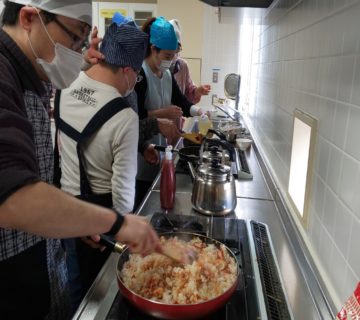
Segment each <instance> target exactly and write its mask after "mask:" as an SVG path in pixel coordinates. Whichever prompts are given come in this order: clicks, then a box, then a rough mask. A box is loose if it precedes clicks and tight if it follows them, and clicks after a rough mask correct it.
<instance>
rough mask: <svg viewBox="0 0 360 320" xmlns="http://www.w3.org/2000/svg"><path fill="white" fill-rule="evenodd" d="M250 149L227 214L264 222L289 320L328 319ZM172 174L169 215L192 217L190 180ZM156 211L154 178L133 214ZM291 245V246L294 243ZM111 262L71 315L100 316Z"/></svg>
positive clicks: (112, 272)
mask: <svg viewBox="0 0 360 320" xmlns="http://www.w3.org/2000/svg"><path fill="white" fill-rule="evenodd" d="M254 150H256V149H254V148H252V149H251V150H250V151H249V152H247V153H246V155H247V159H248V162H249V166H250V169H251V171H252V173H253V175H254V179H253V180H251V181H242V180H240V181H237V182H236V190H237V197H238V198H237V207H236V210H235V212H234V213H233V214H231V215H229V216H227V217H229V218H234V217H237V218H241V219H249V220H257V221H260V222H263V223H265V224H267V225H268V228H269V231H270V234H271V239H272V242H273V246H274V251H275V254H276V258H277V261H278V265H279V268H280V274H281V278H282V280H283V283H284V287H285V290H286V294H287V297H288V301H289V303H290V307H291V310H292V313H293V316H294V319H296V320H298V319H299V320H302V319H307V320H310V319H311V320H313V319H331V318H332V317H331V314H330V311H329V310H327V309H328V307H326V306H324V303H323V302H322V300H323V299H320V298H319V297H316V294H317V292H316V290H312V287H311V285H309V279H310V280H312V277H313V275H312V274H311V277H309V274H308V273H306V272H304V270H306V266H304V265H303V264H304V262H303V261H304V259H303V258H302V254H303V252H302V251H301V252H300V251H299V250H298V249H297V250H295V249H294V246H293V241H292V240H293V237H294V235H293V234H290V233H289V230H287V229H286V228H285V225H286V226H288V223H283V221H284V220H283V215H282V214H280V210H279V207H278V203H279V202H278V199H276V201H275V200H274V199H273V198H275V196H274V194H273V193H272V191H273V190H275V189H276V188H274V186H270V188H269V186H268V184H267V181H269V180H268V179H267V178H265V177H266V176H267V175H266V174H265V175H263V172H262V170H261V166H260V165H259V162H258V158H257V154H256V153H255V151H254ZM176 178H177V192H176V197H175V207H174V209H173V210H172V211H170V212H169V214H171V212H176V213H177V214H181V213H182V214H191V215H197V214H198V213H196V212H195V211H194V210H193V209H192V208H191V201H190V199H191V190H192V183H191V179H190V177H189V176H187V175H184V174H178V175H177V177H176ZM158 180H159V179H158ZM161 210H162V209H161V207H160V193H159V181H156V182H155V184H154V186H153V188H152V190H151V191H150V193H149V194H148V196H147V198H146V200H145V201H144V203H143V205H142V207H141V208H140V210H139V212H138V214H139V215H142V216H147V217H149V218H150V217H151V216H152V214H153V213H155V212H158V211H161ZM290 231H291V230H290ZM295 248H297V247H296V246H295ZM116 261H117V255H116V254H112V255H111V256H110V258H109V259H108V261H107V262H106V263H105V265H104V267H103V269H102V270H101V272H100V273H99V275H98V277H97V279H96V280H95V282H94V284H93V286H92V287H91V288H90V290H89V292H88V294H87V295H86V297H85V298H84V300H83V302H82V303H81V305H80V307H79V309H78V310H77V312H76V314H75V316H74V319H105V318H106V315H107V313H108V311H109V309H110V307H111V304H112V302H113V300H114V298H115V295H116V293H117V283H116ZM315 289H316V288H315ZM314 291H315V294H314ZM319 300H320V302H319Z"/></svg>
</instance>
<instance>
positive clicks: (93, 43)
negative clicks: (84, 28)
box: [84, 27, 105, 64]
mask: <svg viewBox="0 0 360 320" xmlns="http://www.w3.org/2000/svg"><path fill="white" fill-rule="evenodd" d="M101 41H102V39H101V38H99V37H98V29H97V27H94V29H93V31H92V32H91V40H90V46H89V48H88V49H87V50H86V52H85V53H84V59H85V61H86V62H87V63H89V64H97V63H98V62H99V61H101V60H104V59H105V57H104V55H103V54H102V53H101V52H100V51H99V44H100V42H101Z"/></svg>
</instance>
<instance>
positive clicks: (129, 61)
mask: <svg viewBox="0 0 360 320" xmlns="http://www.w3.org/2000/svg"><path fill="white" fill-rule="evenodd" d="M146 46H147V35H146V34H145V33H144V32H142V31H140V30H139V29H138V28H137V27H136V26H135V24H134V22H133V21H127V22H126V23H124V24H121V25H116V24H112V25H111V26H110V27H109V28H108V30H107V32H106V34H105V36H104V39H103V41H102V45H101V48H100V52H101V53H102V54H103V55H104V56H105V60H104V62H101V63H99V64H97V65H95V66H93V67H91V68H90V69H89V70H87V71H86V72H81V73H80V75H79V77H78V78H77V79H76V80H75V81H74V82H73V83H72V85H71V86H70V87H69V88H67V89H65V90H63V91H62V92H57V94H56V98H55V121H56V126H57V132H58V134H57V139H56V142H57V144H58V145H57V147H56V150H55V152H58V153H60V155H61V158H59V157H56V159H59V160H60V161H58V162H61V165H60V164H59V163H55V167H56V168H58V174H57V177H58V181H57V183H58V184H59V185H61V188H62V189H63V190H64V191H66V192H68V193H70V194H73V195H74V196H76V197H77V198H80V199H82V200H84V201H88V202H92V203H95V204H98V205H100V206H104V207H109V208H111V207H114V208H115V209H116V210H117V211H118V212H120V213H122V214H125V213H128V212H131V211H132V208H133V204H134V195H135V176H136V157H137V147H138V135H139V124H138V123H139V121H138V116H137V114H136V112H135V111H134V110H133V109H132V108H131V107H130V106H129V104H128V103H127V102H126V100H125V98H126V97H127V96H128V95H129V94H130V93H131V92H132V91H133V89H134V86H135V83H136V81H137V79H138V78H137V74H138V72H139V70H140V68H141V63H142V61H143V58H144V54H145V49H146ZM59 151H60V152H59ZM59 168H61V180H60V179H59V178H60V174H59V173H60V169H59ZM83 240H86V241H85V242H86V243H85V242H84V241H83ZM88 242H89V241H88V240H87V239H79V238H78V239H75V240H74V239H70V240H65V241H64V245H65V250H66V253H67V259H68V260H67V265H68V269H69V278H70V290H71V294H72V303H73V308H76V307H77V305H78V304H79V303H80V301H81V299H82V297H83V296H84V294H85V293H86V291H87V290H88V288H89V287H90V285H91V284H92V282H93V281H94V279H95V277H96V275H97V274H98V272H99V271H100V269H101V267H102V266H103V264H104V262H105V261H106V259H107V258H108V255H109V254H110V251H108V250H105V251H100V250H99V249H96V248H92V247H91V246H89V245H88Z"/></svg>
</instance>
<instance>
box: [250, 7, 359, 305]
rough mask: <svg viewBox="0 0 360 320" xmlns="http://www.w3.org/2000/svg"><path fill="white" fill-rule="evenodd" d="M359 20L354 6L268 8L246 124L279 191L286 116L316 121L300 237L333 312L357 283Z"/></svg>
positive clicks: (287, 141)
mask: <svg viewBox="0 0 360 320" xmlns="http://www.w3.org/2000/svg"><path fill="white" fill-rule="evenodd" d="M359 17H360V1H359V0H347V1H346V0H334V1H330V0H297V1H296V0H275V3H274V7H273V8H272V10H270V11H269V12H267V15H266V16H265V17H264V20H263V26H262V27H261V29H260V30H259V35H258V42H257V44H258V48H257V49H256V50H255V51H254V57H255V58H256V59H255V61H254V62H255V63H254V64H253V77H252V80H253V81H252V84H253V86H252V96H253V98H254V99H253V101H252V103H251V105H250V117H251V120H252V124H253V125H254V127H255V128H256V132H257V135H258V137H259V143H260V145H261V147H262V148H263V150H264V151H265V154H266V156H267V158H268V159H269V162H270V165H271V166H272V168H273V170H274V172H275V174H276V177H277V179H278V182H279V184H280V187H281V189H282V190H283V191H284V190H286V188H287V183H288V176H289V164H290V155H291V138H292V127H293V118H292V117H293V111H294V109H295V108H299V109H302V110H304V111H306V112H308V113H310V114H312V115H314V116H315V117H317V118H318V119H319V129H318V135H317V147H316V155H315V158H316V160H315V161H316V162H315V163H316V164H315V167H314V172H313V175H314V180H313V192H312V201H311V205H310V208H311V209H310V224H309V229H308V230H307V231H305V232H306V235H305V237H306V238H307V240H309V242H310V245H311V247H312V248H313V249H314V252H315V255H317V258H319V260H320V263H321V266H322V267H323V270H324V276H325V278H328V279H327V280H328V284H329V287H330V289H333V292H332V293H333V294H334V298H335V300H336V301H335V302H336V303H337V305H338V306H339V304H340V303H343V302H344V301H345V300H346V299H347V297H348V296H349V295H350V294H351V292H352V291H353V290H354V288H355V286H356V284H357V282H358V281H359V279H360V249H359V244H360V55H359V53H360V51H359V49H360V48H359V40H360V19H359Z"/></svg>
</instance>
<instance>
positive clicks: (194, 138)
mask: <svg viewBox="0 0 360 320" xmlns="http://www.w3.org/2000/svg"><path fill="white" fill-rule="evenodd" d="M180 136H181V137H183V138H184V139H186V140H189V141H191V142H192V143H195V144H199V145H200V144H201V142H202V140H203V139H204V136H203V135H202V134H200V133H195V132H191V133H181V134H180Z"/></svg>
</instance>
